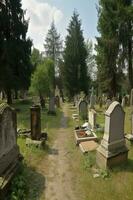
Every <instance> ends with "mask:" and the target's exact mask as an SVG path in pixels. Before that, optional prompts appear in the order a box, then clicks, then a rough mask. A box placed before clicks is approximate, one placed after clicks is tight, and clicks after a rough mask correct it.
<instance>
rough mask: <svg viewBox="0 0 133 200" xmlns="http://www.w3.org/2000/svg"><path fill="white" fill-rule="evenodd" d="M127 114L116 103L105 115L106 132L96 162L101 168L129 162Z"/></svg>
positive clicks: (115, 102)
mask: <svg viewBox="0 0 133 200" xmlns="http://www.w3.org/2000/svg"><path fill="white" fill-rule="evenodd" d="M124 118H125V113H124V111H123V108H122V107H121V105H120V104H119V103H118V102H117V101H114V102H113V103H112V104H111V105H110V106H109V108H108V110H107V111H106V113H105V130H104V136H103V139H102V141H101V145H100V146H99V147H98V149H97V155H96V162H97V165H98V166H99V167H101V168H107V167H109V168H110V167H112V166H114V165H119V164H120V163H123V162H125V161H127V157H128V149H127V147H126V143H125V137H124Z"/></svg>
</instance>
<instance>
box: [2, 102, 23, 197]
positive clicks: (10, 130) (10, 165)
mask: <svg viewBox="0 0 133 200" xmlns="http://www.w3.org/2000/svg"><path fill="white" fill-rule="evenodd" d="M20 158H22V156H20V153H19V147H18V145H17V120H16V112H15V110H14V109H12V108H11V107H10V106H8V105H7V104H1V105H0V197H1V196H2V195H3V190H5V188H6V186H7V185H8V183H9V182H10V181H11V179H12V177H13V175H14V174H15V172H16V170H17V168H18V166H19V165H18V163H19V161H20Z"/></svg>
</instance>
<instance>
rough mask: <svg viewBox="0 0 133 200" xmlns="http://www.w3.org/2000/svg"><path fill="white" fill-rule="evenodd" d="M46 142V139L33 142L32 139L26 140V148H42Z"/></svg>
mask: <svg viewBox="0 0 133 200" xmlns="http://www.w3.org/2000/svg"><path fill="white" fill-rule="evenodd" d="M45 141H46V139H45V138H41V139H40V140H32V139H31V138H26V146H28V147H31V146H34V147H38V148H41V147H44V145H45Z"/></svg>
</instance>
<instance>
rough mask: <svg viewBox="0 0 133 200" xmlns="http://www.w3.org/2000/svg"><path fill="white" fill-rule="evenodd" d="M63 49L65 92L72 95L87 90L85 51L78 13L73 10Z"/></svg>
mask: <svg viewBox="0 0 133 200" xmlns="http://www.w3.org/2000/svg"><path fill="white" fill-rule="evenodd" d="M67 31H68V35H67V37H66V41H65V50H64V81H65V88H66V91H67V94H68V95H69V96H70V97H73V96H74V95H75V94H78V93H80V91H84V92H85V93H87V92H88V73H87V65H86V58H87V51H86V47H85V42H84V37H83V31H82V30H81V21H80V20H79V15H78V13H77V12H76V11H74V13H73V16H72V18H71V21H70V23H69V26H68V29H67Z"/></svg>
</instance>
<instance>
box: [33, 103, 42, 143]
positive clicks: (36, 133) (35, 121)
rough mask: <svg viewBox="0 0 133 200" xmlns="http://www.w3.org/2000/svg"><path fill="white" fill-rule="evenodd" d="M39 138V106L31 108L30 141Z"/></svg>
mask: <svg viewBox="0 0 133 200" xmlns="http://www.w3.org/2000/svg"><path fill="white" fill-rule="evenodd" d="M40 138H41V113H40V106H39V105H35V106H32V107H31V139H32V140H39V139H40Z"/></svg>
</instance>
